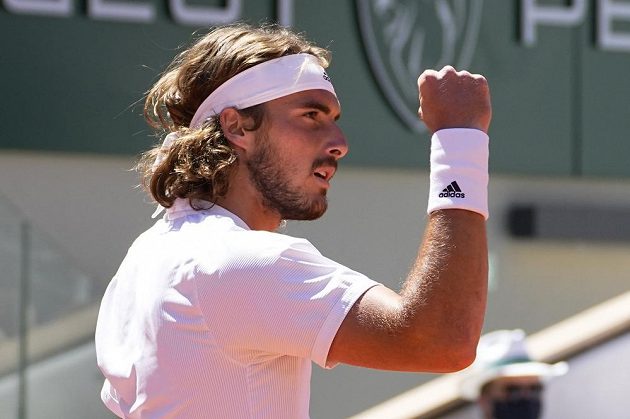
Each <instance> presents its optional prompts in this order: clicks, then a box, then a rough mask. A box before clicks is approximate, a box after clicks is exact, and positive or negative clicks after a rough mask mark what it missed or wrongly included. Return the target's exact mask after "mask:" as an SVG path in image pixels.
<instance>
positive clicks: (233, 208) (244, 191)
mask: <svg viewBox="0 0 630 419" xmlns="http://www.w3.org/2000/svg"><path fill="white" fill-rule="evenodd" d="M239 169H240V168H239ZM216 203H217V204H218V205H220V206H222V207H223V208H225V209H226V210H228V211H230V212H231V213H233V214H235V215H237V216H238V217H239V218H240V219H241V220H243V221H244V222H245V224H247V225H248V226H249V228H251V229H252V230H265V231H275V230H277V229H278V227H280V223H281V222H282V217H281V216H280V214H279V213H278V212H277V211H274V210H270V209H269V208H267V207H265V206H264V205H263V200H262V196H261V194H260V192H259V191H258V190H257V189H256V188H255V187H254V186H253V185H252V184H251V182H250V181H249V178H248V175H247V173H246V172H245V171H244V170H237V172H236V173H235V174H234V175H233V177H232V179H230V186H229V188H228V193H227V194H226V195H225V196H224V197H222V198H219V199H217V200H216Z"/></svg>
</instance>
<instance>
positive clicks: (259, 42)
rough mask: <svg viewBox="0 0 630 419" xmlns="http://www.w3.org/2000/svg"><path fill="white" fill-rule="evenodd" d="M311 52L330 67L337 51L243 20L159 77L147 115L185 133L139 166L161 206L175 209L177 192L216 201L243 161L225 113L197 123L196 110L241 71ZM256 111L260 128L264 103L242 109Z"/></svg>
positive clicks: (163, 129)
mask: <svg viewBox="0 0 630 419" xmlns="http://www.w3.org/2000/svg"><path fill="white" fill-rule="evenodd" d="M299 53H307V54H311V55H314V56H315V57H317V58H318V59H319V62H320V64H321V65H322V66H323V67H324V68H326V67H328V65H329V62H330V53H329V51H327V50H325V49H323V48H320V47H318V46H316V45H314V44H313V43H311V42H309V41H307V40H306V39H305V38H304V37H303V36H301V35H299V34H296V33H294V32H291V31H290V30H288V29H286V28H282V27H279V26H270V25H269V26H261V27H252V26H249V25H245V24H235V25H229V26H223V27H219V28H216V29H214V30H212V31H211V32H209V33H208V34H207V35H205V36H203V37H201V38H200V39H198V40H197V41H196V42H195V43H194V44H193V45H192V46H191V47H189V48H188V49H186V50H185V51H183V52H181V53H180V54H178V55H177V56H176V57H175V59H174V60H173V62H172V63H171V64H170V65H169V66H168V67H167V69H166V71H165V72H164V73H163V74H162V76H161V77H160V79H159V80H158V82H157V83H156V84H155V85H154V86H153V87H152V88H151V90H149V92H148V93H147V97H146V101H145V104H144V116H145V119H146V121H147V123H148V124H149V125H150V126H151V127H152V128H153V129H154V130H156V131H157V132H158V134H160V135H164V134H165V133H169V132H176V133H177V134H178V138H177V140H176V141H175V142H174V143H173V144H172V146H171V147H170V148H169V150H168V151H167V153H168V154H167V155H165V156H162V157H163V160H162V162H161V163H160V164H159V165H157V167H153V166H154V162H155V160H156V158H157V157H158V156H159V155H160V153H162V151H161V147H160V146H159V145H158V146H156V147H154V148H153V149H151V150H149V151H147V152H145V153H144V154H143V155H142V157H141V159H140V162H139V163H138V170H139V171H140V172H141V174H142V184H143V186H144V187H145V189H147V191H148V192H149V193H150V194H151V196H152V197H153V199H155V201H157V202H158V203H159V204H160V205H162V206H164V207H166V208H169V207H170V206H172V205H173V201H175V199H176V198H188V199H189V201H190V202H191V205H192V204H193V200H196V199H203V200H207V201H212V202H214V201H215V200H216V198H219V197H222V196H225V194H226V193H227V192H228V188H229V180H230V177H231V176H230V175H231V173H232V172H233V170H234V169H235V168H236V166H237V164H238V161H237V157H236V153H235V151H234V149H233V148H232V145H231V144H230V142H229V141H228V140H227V139H226V138H225V136H224V135H223V132H222V130H221V124H220V122H219V117H218V116H213V117H211V118H208V120H206V121H204V123H203V124H202V126H201V127H199V128H195V129H190V128H189V125H190V121H191V120H192V118H193V116H194V114H195V111H196V110H197V108H198V107H199V105H201V103H202V102H203V101H204V99H205V98H206V97H208V96H209V95H210V93H212V92H213V91H214V90H215V89H216V88H217V87H219V86H220V85H221V84H223V83H224V82H225V81H227V80H228V79H230V78H232V77H233V76H235V75H236V74H238V73H240V72H242V71H244V70H246V69H248V68H250V67H253V66H255V65H256V64H260V63H262V62H265V61H268V60H271V59H274V58H279V57H282V56H285V55H290V54H299ZM239 112H241V114H243V115H244V116H246V117H251V120H252V124H251V126H248V127H247V129H249V130H256V129H258V128H259V127H260V125H261V123H262V120H263V117H264V106H263V105H262V104H261V105H256V106H252V107H250V108H246V109H241V110H239Z"/></svg>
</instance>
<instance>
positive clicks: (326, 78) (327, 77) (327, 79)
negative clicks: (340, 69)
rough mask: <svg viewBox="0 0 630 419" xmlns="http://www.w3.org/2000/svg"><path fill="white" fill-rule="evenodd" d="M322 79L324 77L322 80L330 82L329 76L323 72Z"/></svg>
mask: <svg viewBox="0 0 630 419" xmlns="http://www.w3.org/2000/svg"><path fill="white" fill-rule="evenodd" d="M323 77H324V80H326V81H328V82H330V76H329V75H328V73H326V72H325V71H324V74H323Z"/></svg>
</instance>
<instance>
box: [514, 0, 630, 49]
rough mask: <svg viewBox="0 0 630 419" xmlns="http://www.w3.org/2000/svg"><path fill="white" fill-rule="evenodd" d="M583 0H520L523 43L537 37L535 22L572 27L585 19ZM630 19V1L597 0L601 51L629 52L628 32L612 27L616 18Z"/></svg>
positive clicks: (598, 38) (584, 1)
mask: <svg viewBox="0 0 630 419" xmlns="http://www.w3.org/2000/svg"><path fill="white" fill-rule="evenodd" d="M586 7H587V2H586V0H572V1H570V4H569V5H566V6H558V5H541V4H538V1H537V0H521V38H522V41H523V44H525V45H527V46H530V47H531V46H534V45H536V43H537V41H538V36H537V28H538V26H542V25H545V26H556V27H571V26H577V25H580V24H582V23H583V22H584V18H585V16H586ZM620 20H623V21H626V22H630V2H628V1H627V0H626V1H625V2H624V1H623V0H597V25H596V27H597V30H596V37H597V39H596V42H597V46H598V47H599V48H600V49H602V50H604V51H623V52H630V32H626V33H623V32H622V31H619V30H618V31H615V30H614V27H613V24H614V22H615V21H620Z"/></svg>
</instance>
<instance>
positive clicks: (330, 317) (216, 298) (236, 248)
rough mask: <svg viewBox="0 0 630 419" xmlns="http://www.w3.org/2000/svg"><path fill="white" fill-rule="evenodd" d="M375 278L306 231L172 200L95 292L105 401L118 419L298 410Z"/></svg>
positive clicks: (297, 413)
mask: <svg viewBox="0 0 630 419" xmlns="http://www.w3.org/2000/svg"><path fill="white" fill-rule="evenodd" d="M374 285H376V283H375V282H373V281H371V280H369V279H367V278H366V277H365V276H363V275H361V274H359V273H357V272H354V271H352V270H350V269H348V268H346V267H344V266H342V265H339V264H337V263H335V262H333V261H331V260H329V259H326V258H325V257H323V256H322V255H321V254H320V253H319V252H318V251H317V250H316V249H315V248H314V247H313V246H312V245H311V244H310V243H309V242H307V241H305V240H302V239H295V238H292V237H288V236H285V235H281V234H276V233H269V232H260V231H251V230H249V228H248V227H247V225H245V223H243V221H242V220H240V219H239V218H238V217H236V216H235V215H233V214H231V213H230V212H228V211H227V210H225V209H223V208H221V207H219V206H216V205H215V206H213V207H212V208H211V209H208V210H201V211H195V210H193V209H192V208H190V206H189V205H188V204H187V202H186V201H182V200H178V201H177V202H176V205H175V206H174V207H173V208H171V209H169V211H168V213H167V215H166V217H165V218H164V219H163V220H160V221H158V222H157V223H156V225H155V226H153V227H152V228H151V229H150V230H148V231H147V232H145V233H144V234H143V235H141V236H140V237H139V238H138V239H137V240H136V242H135V243H134V244H133V245H132V247H131V248H130V249H129V252H128V254H127V256H126V258H125V260H124V261H123V263H122V265H121V266H120V268H119V270H118V272H117V274H116V275H115V277H114V278H113V280H112V282H111V283H110V285H109V287H108V289H107V291H106V293H105V296H104V298H103V301H102V304H101V310H100V312H99V318H98V323H97V330H96V349H97V359H98V364H99V367H100V368H101V370H102V371H103V374H104V375H105V377H106V380H105V384H104V386H103V391H102V394H101V396H102V398H103V401H104V402H105V403H106V405H107V406H108V407H109V408H110V409H111V410H112V411H113V412H114V413H116V414H117V415H118V416H121V417H133V418H176V417H177V418H195V417H199V418H201V417H203V418H208V417H220V418H263V417H268V418H272V417H273V418H306V417H308V402H309V385H310V384H309V382H310V371H311V370H310V362H311V361H315V362H316V363H318V364H320V365H321V366H323V367H327V366H326V357H327V354H328V350H329V348H330V345H331V343H332V340H333V339H334V336H335V334H336V331H337V329H338V328H339V325H340V324H341V322H342V321H343V318H344V317H345V315H346V314H347V312H348V311H349V310H350V308H351V307H352V304H354V302H355V301H356V300H357V299H358V298H359V297H360V296H361V295H362V294H363V293H364V292H365V291H366V290H367V289H369V288H370V287H372V286H374ZM328 367H330V366H328Z"/></svg>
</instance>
